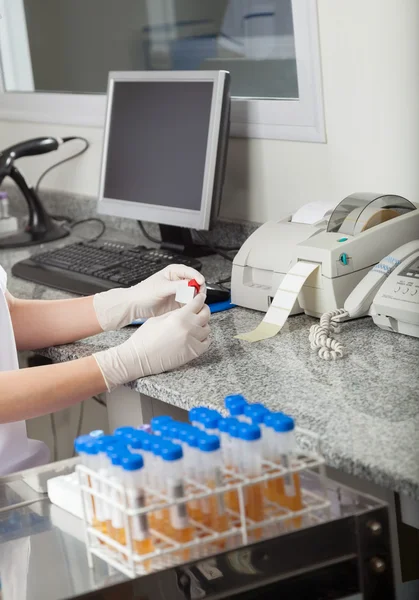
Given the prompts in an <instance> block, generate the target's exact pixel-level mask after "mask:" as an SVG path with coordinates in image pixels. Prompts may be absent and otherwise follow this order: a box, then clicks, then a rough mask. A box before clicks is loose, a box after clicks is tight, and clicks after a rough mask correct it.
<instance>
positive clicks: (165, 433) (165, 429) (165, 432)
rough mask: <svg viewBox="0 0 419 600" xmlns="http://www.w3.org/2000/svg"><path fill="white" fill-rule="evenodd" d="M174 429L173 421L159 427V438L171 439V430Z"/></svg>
mask: <svg viewBox="0 0 419 600" xmlns="http://www.w3.org/2000/svg"><path fill="white" fill-rule="evenodd" d="M172 427H173V421H165V422H164V423H161V424H160V426H159V433H160V436H159V437H164V438H169V439H170V437H171V434H170V430H171V428H172Z"/></svg>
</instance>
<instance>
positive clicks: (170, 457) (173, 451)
mask: <svg viewBox="0 0 419 600" xmlns="http://www.w3.org/2000/svg"><path fill="white" fill-rule="evenodd" d="M182 456H183V452H182V446H179V444H172V442H167V443H165V444H164V445H163V447H162V452H161V457H162V459H163V460H166V461H169V462H172V461H175V460H179V459H180V458H182Z"/></svg>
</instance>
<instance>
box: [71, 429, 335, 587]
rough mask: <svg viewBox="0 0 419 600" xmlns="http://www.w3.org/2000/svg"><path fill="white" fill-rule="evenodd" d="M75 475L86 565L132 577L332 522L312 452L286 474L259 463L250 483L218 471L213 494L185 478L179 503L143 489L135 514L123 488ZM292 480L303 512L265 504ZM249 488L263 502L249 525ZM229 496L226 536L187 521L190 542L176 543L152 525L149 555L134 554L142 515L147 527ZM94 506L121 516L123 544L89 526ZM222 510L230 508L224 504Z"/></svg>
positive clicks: (82, 470) (86, 472)
mask: <svg viewBox="0 0 419 600" xmlns="http://www.w3.org/2000/svg"><path fill="white" fill-rule="evenodd" d="M296 433H297V439H299V441H301V439H302V438H303V439H304V441H305V442H306V443H302V444H300V447H305V448H306V447H308V446H310V447H311V448H313V447H314V448H316V447H317V448H318V440H317V442H316V440H315V436H313V434H311V433H310V432H306V431H304V430H301V429H300V430H297V431H296ZM301 436H302V438H301ZM307 440H308V443H307ZM77 472H78V478H79V485H80V490H81V492H82V500H83V502H82V504H83V518H84V522H85V535H86V547H87V555H88V562H89V566H90V567H92V566H93V555H95V556H97V557H99V558H101V559H103V560H104V561H105V562H107V563H108V564H109V565H110V566H112V567H114V568H115V569H117V570H118V571H120V572H122V573H124V574H125V575H126V576H128V577H132V578H134V577H138V576H139V575H143V574H147V573H150V572H155V571H159V570H162V569H166V568H169V567H171V566H173V565H178V564H182V563H185V562H188V561H190V560H197V559H200V558H203V557H208V556H211V555H214V554H217V553H219V552H222V551H225V550H232V549H234V548H238V547H242V546H246V545H248V544H249V543H253V542H257V541H262V540H263V539H268V538H271V537H276V536H278V535H283V534H285V533H287V532H290V531H293V530H295V529H300V528H305V527H310V526H313V525H316V524H319V523H324V522H326V521H328V520H330V519H331V512H330V501H329V499H328V498H327V491H326V477H325V470H324V459H323V458H322V456H321V455H320V453H319V452H318V451H316V450H314V451H313V450H310V451H304V453H299V454H298V455H297V456H296V457H295V458H293V459H292V460H291V462H290V466H289V467H288V468H287V469H286V468H284V467H279V466H278V465H276V464H273V463H269V462H267V461H263V469H262V474H261V475H260V476H259V477H257V478H252V479H248V478H246V477H243V476H242V475H240V474H238V473H235V472H232V471H229V470H228V469H222V485H220V486H218V487H217V488H213V489H211V488H209V487H207V486H205V485H203V484H202V483H199V482H197V481H194V480H189V479H185V480H184V496H183V497H182V498H178V499H171V498H169V497H167V496H166V495H165V494H164V493H162V492H160V491H157V490H154V489H153V490H152V489H149V488H147V489H146V490H145V506H144V508H139V509H133V508H130V507H129V498H128V495H127V491H126V489H125V488H124V487H123V486H122V485H121V484H119V483H115V481H113V480H111V479H109V478H107V477H105V476H103V475H100V474H98V473H97V472H95V471H93V470H91V469H89V468H87V467H85V466H83V465H78V466H77ZM295 476H298V477H299V479H300V484H301V498H302V509H301V510H298V511H292V510H290V509H289V508H286V507H284V506H282V505H280V504H278V503H276V502H272V501H270V500H268V499H267V497H266V494H265V493H264V490H266V488H267V485H268V482H270V481H274V480H278V479H279V478H284V481H286V480H287V478H290V477H295ZM249 486H261V492H262V493H261V494H260V496H261V497H262V499H263V500H262V503H263V506H262V508H261V511H260V514H261V519H262V520H258V521H255V520H251V519H249V516H248V514H247V513H248V511H247V510H246V491H247V489H248V488H249ZM104 491H105V493H104ZM115 492H116V493H115ZM229 493H230V494H231V493H235V494H237V497H238V509H239V510H238V512H234V511H232V510H231V509H229V508H227V507H226V509H225V510H226V512H227V513H228V529H227V530H226V531H222V532H220V531H216V530H215V529H212V528H211V527H210V526H208V524H205V525H204V524H203V523H201V522H197V521H194V520H192V519H189V525H190V526H191V528H192V530H193V539H192V540H191V541H188V542H185V543H180V542H178V541H176V540H175V539H173V538H172V537H171V536H170V531H161V530H158V531H157V530H155V529H153V527H152V526H150V529H149V533H150V539H151V542H152V546H151V547H152V548H153V551H152V552H149V553H148V554H138V553H136V552H135V544H134V537H133V524H135V519H139V518H141V517H143V519H144V515H147V517H148V520H149V522H150V523H153V514H154V515H155V514H156V512H159V513H160V514H162V513H161V511H164V510H167V509H170V507H173V506H175V505H180V504H181V505H186V506H188V505H189V506H191V503H193V504H194V505H195V506H196V505H197V503H198V504H199V502H202V501H203V500H205V499H210V498H211V497H216V498H224V499H225V498H226V497H227V495H228V494H229ZM115 498H116V499H117V500H115ZM94 502H100V503H102V507H104V506H106V507H107V511H108V514H111V511H112V510H113V511H115V510H117V511H120V516H122V519H121V522H122V524H123V530H124V531H125V544H121V543H119V542H118V541H117V540H116V539H114V538H113V537H111V536H110V535H108V534H107V533H104V532H103V531H102V530H100V529H99V528H98V527H94V526H93V523H92V521H91V515H92V510H91V507H92V504H93V503H94ZM226 505H227V506H228V503H226ZM89 515H90V516H89Z"/></svg>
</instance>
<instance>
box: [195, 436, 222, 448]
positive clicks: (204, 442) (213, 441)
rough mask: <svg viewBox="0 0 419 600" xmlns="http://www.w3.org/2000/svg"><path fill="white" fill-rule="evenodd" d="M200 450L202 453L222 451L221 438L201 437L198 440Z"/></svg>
mask: <svg viewBox="0 0 419 600" xmlns="http://www.w3.org/2000/svg"><path fill="white" fill-rule="evenodd" d="M198 448H199V449H200V450H202V452H214V451H215V450H219V449H220V438H219V437H218V436H216V435H201V436H200V437H199V438H198Z"/></svg>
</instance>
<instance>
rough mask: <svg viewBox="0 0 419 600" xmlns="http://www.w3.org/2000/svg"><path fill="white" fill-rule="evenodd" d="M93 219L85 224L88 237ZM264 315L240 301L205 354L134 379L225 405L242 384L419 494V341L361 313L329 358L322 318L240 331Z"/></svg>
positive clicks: (215, 272) (170, 396) (153, 388)
mask: <svg viewBox="0 0 419 600" xmlns="http://www.w3.org/2000/svg"><path fill="white" fill-rule="evenodd" d="M91 227H92V226H86V230H85V231H84V232H82V230H81V228H80V230H79V231H78V233H79V234H80V235H85V236H88V235H89V232H90V233H92V232H93V230H92V229H91ZM119 236H121V237H120V239H122V237H123V239H125V240H126V239H127V236H126V234H125V233H123V232H121V231H119V233H118V232H117V231H113V232H110V237H112V238H118V237H119ZM137 239H138V236H137ZM66 242H68V240H66V241H65V243H66ZM60 243H61V244H62V243H63V242H60ZM139 243H141V240H140V242H139ZM36 250H37V251H38V252H39V249H36ZM31 252H33V250H28V249H27V250H13V251H7V252H6V251H0V263H1V264H2V265H3V267H4V268H6V270H8V271H9V272H10V268H11V266H12V264H13V263H14V262H16V261H18V260H21V259H23V258H25V257H26V256H28V255H29V254H30V253H31ZM229 268H230V267H229V264H228V263H227V262H226V261H224V260H223V259H220V258H217V257H210V258H208V259H204V269H203V272H204V274H205V275H206V277H207V279H208V280H209V281H215V280H217V279H220V278H223V277H225V276H227V275H228V273H229ZM9 287H10V290H11V292H12V293H13V294H15V295H16V296H19V297H24V298H58V297H68V295H67V294H64V293H61V292H57V291H54V290H49V289H48V290H47V289H46V288H44V287H42V286H37V285H34V284H31V283H29V282H25V281H21V280H18V279H16V278H13V277H11V278H10V281H9ZM261 317H262V315H261V313H257V312H253V311H248V310H245V309H240V308H236V309H233V310H231V311H228V312H224V313H219V314H216V315H214V316H213V317H212V344H211V347H210V350H209V351H208V353H207V354H206V355H205V356H203V357H201V358H200V359H198V360H196V361H194V362H193V363H191V364H189V365H187V366H185V367H183V368H181V369H179V370H177V371H175V372H172V373H165V374H162V375H158V376H153V377H148V378H146V379H143V380H139V381H136V382H134V383H133V384H131V387H133V388H134V389H135V390H137V391H139V392H143V393H145V394H147V395H149V396H151V397H154V398H158V399H159V400H162V401H165V402H168V403H170V404H174V405H176V406H179V407H181V408H184V409H189V408H191V407H193V406H196V405H197V404H201V403H202V404H205V405H208V406H212V407H214V408H218V409H220V408H222V405H223V404H222V403H223V398H224V396H225V395H227V394H230V393H236V392H242V393H244V394H245V395H246V396H247V398H248V399H249V400H251V401H253V402H255V401H263V402H265V403H267V405H268V406H269V407H271V408H273V409H276V410H284V411H286V412H288V413H290V414H292V415H293V416H294V417H295V418H296V420H297V424H298V425H299V426H300V427H304V428H307V429H310V430H312V431H314V432H316V433H318V434H319V435H320V436H321V440H322V450H323V453H324V455H325V457H326V460H327V463H328V464H329V465H330V466H333V467H336V468H339V469H342V470H344V471H346V472H348V473H350V474H353V475H356V476H359V477H361V478H365V479H368V480H370V481H373V482H375V483H377V484H378V485H381V486H383V487H386V488H390V489H392V490H395V491H398V492H402V493H404V494H407V495H409V496H411V497H413V498H416V499H418V500H419V340H417V339H414V338H409V337H407V336H402V335H396V334H393V333H390V332H385V331H382V330H380V329H379V328H378V327H376V326H375V325H374V324H373V323H372V321H371V320H370V319H360V320H358V321H355V322H350V323H345V324H343V326H342V331H341V333H340V334H339V338H340V339H341V340H342V341H343V342H344V343H345V345H346V346H347V348H348V355H347V357H346V358H345V359H344V360H341V361H338V362H336V363H328V362H325V361H322V360H320V359H319V358H318V357H317V355H316V354H313V353H312V352H311V350H310V348H309V344H308V330H309V327H310V325H311V323H312V322H314V319H311V318H310V317H307V316H296V317H291V318H290V319H289V321H288V323H287V325H286V326H285V327H284V329H283V330H282V332H281V334H280V335H278V336H277V337H275V338H273V339H271V340H267V341H264V342H261V343H257V344H249V343H247V342H243V341H239V340H236V339H234V335H235V334H236V333H239V332H245V331H249V330H250V329H252V328H253V327H255V326H256V325H257V324H258V323H259V321H260V319H261ZM130 330H131V328H126V329H124V330H123V331H120V332H114V333H103V334H101V335H98V336H95V337H92V338H88V339H85V340H82V341H80V342H77V343H74V344H69V345H66V346H61V347H57V348H50V349H47V350H45V351H44V353H45V354H47V355H48V356H50V357H51V358H52V359H53V360H54V361H64V360H72V359H75V358H79V357H82V356H87V355H90V354H91V353H92V352H95V351H98V350H102V349H105V348H108V347H109V346H113V345H116V344H119V343H121V342H122V341H124V340H125V339H126V338H127V337H128V336H129V335H130V333H131V331H130Z"/></svg>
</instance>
